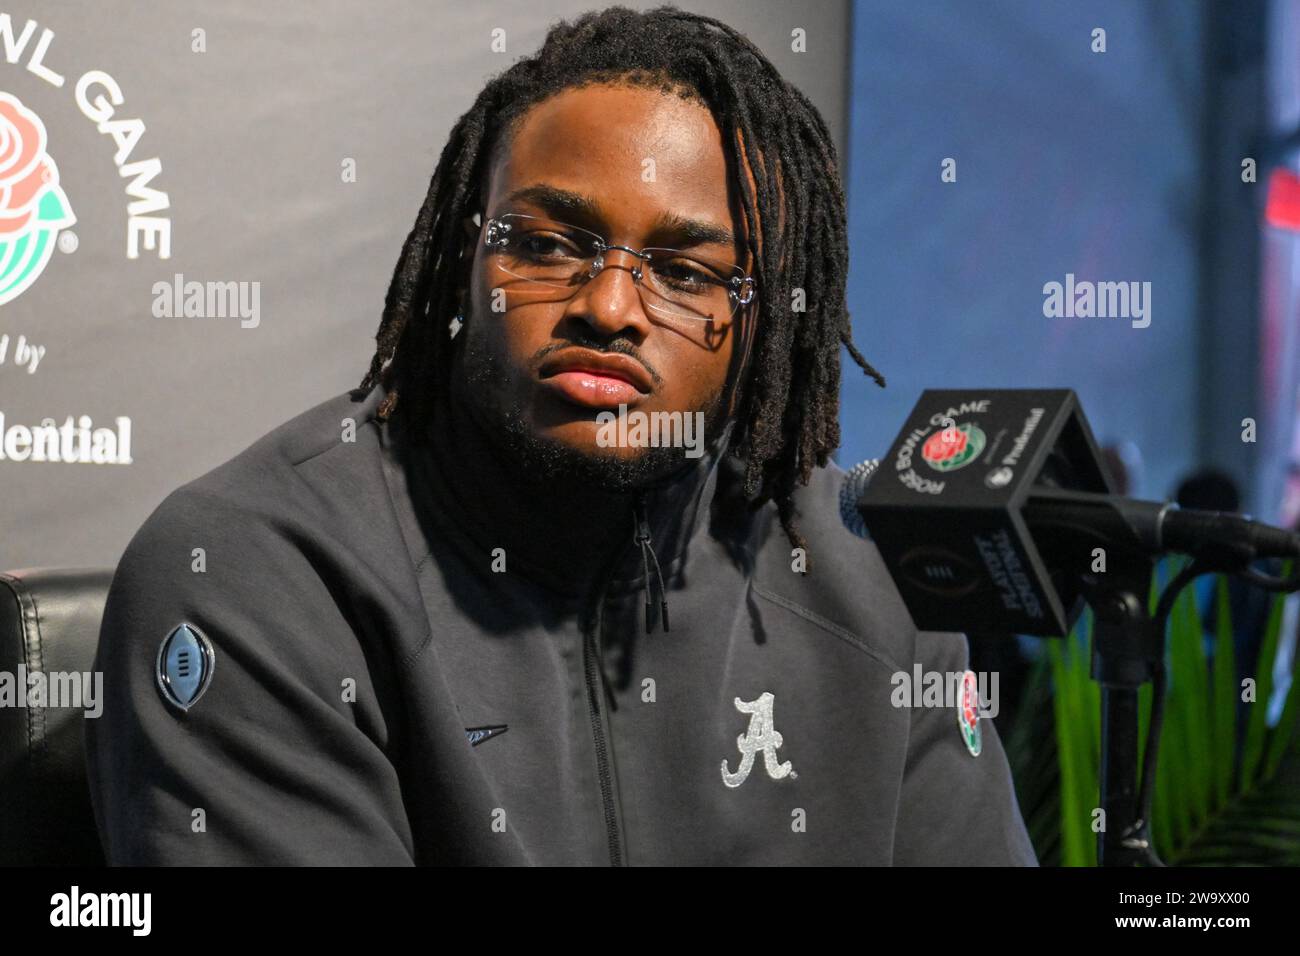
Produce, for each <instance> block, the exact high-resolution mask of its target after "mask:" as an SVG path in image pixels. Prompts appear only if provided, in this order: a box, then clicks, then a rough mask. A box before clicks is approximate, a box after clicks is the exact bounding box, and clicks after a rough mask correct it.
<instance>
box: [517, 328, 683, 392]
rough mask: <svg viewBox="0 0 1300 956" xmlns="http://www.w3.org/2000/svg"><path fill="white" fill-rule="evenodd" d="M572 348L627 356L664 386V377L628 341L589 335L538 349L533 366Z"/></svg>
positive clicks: (652, 378) (658, 383)
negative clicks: (601, 338) (602, 338)
mask: <svg viewBox="0 0 1300 956" xmlns="http://www.w3.org/2000/svg"><path fill="white" fill-rule="evenodd" d="M571 348H583V349H591V351H593V352H610V353H618V354H619V355H626V356H627V357H628V358H631V359H633V360H635V361H636V362H637V363H639V364H640V365H641V366H642V367H643V368H644V369H645V370H646V371H647V372H649V373H650V379H651V381H653V382H654V384H655V385H656V386H659V385H662V384H663V376H661V375H660V374H659V371H658V369H656V368H655V367H654V366H653V365H651V364H650V363H649V362H647V361H646V360H645V359H644V358H642V357H641V355H640V353H638V352H637V350H636V347H635V346H633V345H632V343H631V342H629V341H627V340H626V339H606V340H603V341H602V340H600V339H597V338H594V337H592V336H587V335H577V336H573V337H572V338H568V339H565V340H564V341H562V342H552V343H550V344H549V345H546V346H543V347H542V348H540V349H538V350H537V354H536V355H534V356H533V365H534V367H536V366H538V365H541V363H542V361H543V360H544V359H546V357H547V356H549V355H553V354H554V353H556V352H562V351H564V350H565V349H571Z"/></svg>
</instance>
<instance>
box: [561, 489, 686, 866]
mask: <svg viewBox="0 0 1300 956" xmlns="http://www.w3.org/2000/svg"><path fill="white" fill-rule="evenodd" d="M645 499H646V495H645V492H644V491H638V492H636V494H635V497H634V498H633V512H632V517H633V533H632V543H633V544H635V545H636V546H637V547H639V548H640V549H641V560H642V563H643V565H644V567H645V575H646V581H645V587H646V609H645V610H646V631H647V633H648V632H649V630H650V615H651V608H652V604H651V601H650V562H651V561H653V562H654V569H655V575H656V578H657V579H658V582H659V595H660V600H661V607H662V611H663V622H664V630H668V592H667V591H666V590H665V589H664V582H663V575H662V574H661V573H660V570H659V559H658V557H657V556H656V555H655V552H654V546H653V544H652V542H651V540H650V522H649V518H648V515H647V513H646V504H645ZM626 553H627V544H626V543H624V544H623V545H622V546H621V547H620V548H619V549H618V551H617V553H616V554H615V556H614V560H613V561H611V562H610V563H609V566H608V568H607V569H606V571H605V577H604V580H603V581H602V583H601V587H600V592H599V593H598V594H597V595H596V601H595V607H594V614H593V615H591V619H592V620H593V621H594V624H593V625H592V627H591V628H589V629H588V632H587V634H586V635H585V637H584V640H583V645H582V647H583V669H584V671H585V672H586V678H587V704H588V707H589V709H590V713H591V723H592V733H593V736H594V738H595V745H596V770H597V773H598V775H599V777H600V797H601V801H602V803H603V806H604V811H605V834H606V838H607V839H608V842H609V862H610V865H611V866H622V865H623V840H622V835H621V834H620V833H619V828H618V812H617V810H616V808H615V806H614V781H613V775H612V774H611V772H610V761H609V742H608V740H607V738H606V735H605V721H604V718H603V717H602V713H601V707H600V698H601V692H602V691H604V690H605V679H604V674H603V673H602V668H601V666H600V646H599V640H600V636H601V633H602V632H603V631H604V627H605V595H606V594H607V593H608V591H609V582H610V578H611V577H612V576H613V574H614V570H615V569H616V568H618V567H619V566H620V564H621V561H620V559H621V558H622V557H623V555H625V554H626Z"/></svg>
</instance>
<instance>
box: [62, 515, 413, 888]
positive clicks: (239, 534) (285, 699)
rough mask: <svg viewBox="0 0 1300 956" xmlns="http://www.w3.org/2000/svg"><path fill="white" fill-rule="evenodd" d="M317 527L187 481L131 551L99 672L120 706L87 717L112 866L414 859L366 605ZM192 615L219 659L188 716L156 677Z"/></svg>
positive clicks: (99, 816)
mask: <svg viewBox="0 0 1300 956" xmlns="http://www.w3.org/2000/svg"><path fill="white" fill-rule="evenodd" d="M303 534H304V532H303V531H302V529H301V528H300V527H299V528H296V529H295V530H294V531H293V533H290V532H289V531H288V530H287V529H286V528H285V527H280V526H278V523H277V522H276V521H273V520H271V519H267V518H263V517H258V516H255V515H253V514H251V513H249V512H247V511H245V510H244V509H242V508H240V507H238V506H236V505H234V504H232V503H230V502H228V501H226V500H224V499H219V498H216V497H212V496H209V495H206V494H201V493H198V492H194V491H189V490H186V489H181V490H179V491H176V492H173V493H172V494H171V495H170V496H169V497H168V498H167V499H166V500H165V501H164V502H163V503H162V505H160V506H159V508H158V509H157V510H156V511H155V512H154V513H153V515H151V516H150V518H149V520H148V521H146V522H145V524H144V526H143V527H142V528H141V529H140V531H139V532H137V533H136V535H135V537H134V538H133V539H132V541H131V543H130V545H129V546H128V547H127V550H126V552H125V554H124V556H123V558H122V560H121V562H120V563H119V565H118V568H117V572H116V574H115V575H114V578H113V583H112V587H111V588H110V590H109V595H108V601H107V605H106V607H105V612H104V618H103V624H102V628H101V633H100V642H99V649H98V654H97V658H96V664H95V667H96V670H97V671H100V672H102V674H103V680H104V696H105V705H104V708H103V712H102V714H101V715H100V716H99V717H98V718H96V719H87V720H86V725H85V727H86V730H85V733H86V753H87V770H88V774H89V779H90V786H91V797H92V802H93V805H94V810H95V819H96V823H97V825H98V827H99V831H100V838H101V841H102V842H103V845H104V849H105V853H106V855H107V857H108V861H109V863H110V864H114V865H123V864H125V865H158V864H185V865H210V864H219V865H224V864H289V865H293V864H396V865H400V864H405V865H410V864H411V863H412V862H413V860H412V855H413V850H412V846H413V844H412V839H411V834H410V830H409V824H408V821H407V817H406V814H405V812H404V809H403V804H402V800H401V795H400V787H399V782H398V777H397V773H396V771H395V769H394V766H393V764H392V763H391V762H390V760H389V758H388V756H387V753H386V750H387V749H389V748H388V747H387V742H388V732H387V729H386V725H385V723H384V720H383V716H382V712H381V710H380V707H379V704H378V701H377V697H376V692H375V687H374V685H373V684H372V682H371V675H370V671H369V668H368V666H367V663H368V662H367V658H366V655H365V654H363V652H362V647H361V643H360V642H359V640H358V635H357V632H356V631H354V629H353V623H354V621H353V617H354V614H353V612H350V611H348V610H347V608H348V607H349V604H350V602H349V601H348V600H347V595H346V593H343V592H344V586H343V585H341V584H340V583H339V582H337V581H334V582H329V581H326V580H323V579H322V574H325V573H326V572H323V571H321V570H318V566H320V565H323V562H321V561H318V560H314V559H313V558H312V557H311V556H310V555H311V554H312V548H311V541H309V540H308V541H303V540H302V538H303ZM197 549H202V551H198V550H197ZM181 623H188V624H190V625H191V626H193V627H197V629H198V630H199V631H201V632H202V633H203V634H205V635H206V636H207V638H208V639H209V640H210V642H211V645H212V648H213V651H214V663H213V668H212V674H211V679H210V682H209V683H208V684H207V687H206V690H205V691H204V692H203V693H202V695H201V696H200V697H198V698H197V699H196V700H194V701H193V703H192V704H191V706H190V708H189V709H188V710H187V711H186V710H182V709H181V708H179V707H177V706H175V705H173V704H171V703H169V702H167V701H166V700H164V696H163V692H162V690H161V688H160V686H159V681H158V678H157V669H158V658H159V649H160V647H161V645H162V642H163V640H164V639H165V638H166V637H167V635H168V634H170V633H171V632H172V630H173V629H174V628H175V627H176V626H177V625H178V624H181ZM350 682H354V683H352V684H350ZM349 686H354V687H355V692H354V693H352V694H350V693H349V692H348V688H349ZM349 698H351V699H349Z"/></svg>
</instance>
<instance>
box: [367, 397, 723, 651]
mask: <svg viewBox="0 0 1300 956" xmlns="http://www.w3.org/2000/svg"><path fill="white" fill-rule="evenodd" d="M376 388H378V389H381V390H382V389H383V386H382V385H378V386H376ZM398 417H399V418H400V413H399V416H398ZM731 430H732V423H728V425H727V427H726V428H725V429H724V431H723V434H722V435H721V436H720V437H719V438H718V439H716V440H715V441H714V442H713V443H712V444H711V445H710V446H708V447H706V448H705V450H704V453H703V454H702V455H701V456H700V457H699V458H695V459H686V463H685V464H684V465H683V466H682V468H680V469H678V470H677V471H676V472H674V473H673V474H671V475H669V476H667V477H666V478H664V479H661V480H659V481H658V482H656V483H655V484H653V485H651V486H649V487H646V488H644V489H641V490H639V491H634V492H628V493H625V494H621V495H614V496H609V497H608V498H607V499H605V500H606V501H607V502H608V503H609V505H610V510H609V511H608V514H609V515H611V517H609V518H608V519H607V524H606V526H605V528H606V530H604V531H602V532H597V533H595V534H593V535H592V538H591V541H592V544H591V546H590V547H582V546H571V545H569V544H566V543H563V542H558V541H557V537H558V536H557V533H556V532H557V526H558V523H559V522H567V523H569V526H570V527H572V525H573V524H574V523H581V522H582V521H583V520H584V516H583V515H577V514H566V513H559V512H557V511H556V510H555V505H554V503H552V502H547V501H545V500H525V496H524V493H523V492H522V490H521V486H520V485H519V484H518V483H517V480H516V476H515V475H512V474H511V473H510V471H509V466H505V465H504V464H503V463H502V462H500V460H499V459H498V458H497V457H496V455H495V454H494V453H493V452H492V451H491V450H490V449H489V448H488V447H487V446H486V445H485V444H483V441H482V438H483V436H481V435H478V434H476V430H475V429H473V428H465V429H458V430H457V438H458V440H459V444H456V445H449V444H448V439H449V438H450V435H449V434H448V433H447V432H446V431H445V430H443V429H435V434H434V435H432V436H429V437H428V438H422V439H421V440H418V441H417V440H414V437H413V436H412V435H411V434H410V432H409V431H408V430H407V429H405V428H403V427H402V426H401V425H400V424H398V423H397V422H396V421H390V422H388V423H385V424H384V426H383V434H384V442H385V444H386V445H388V446H390V447H391V448H392V449H393V450H394V452H395V455H396V457H397V458H398V460H399V461H401V462H402V465H403V469H404V471H405V473H406V483H407V487H408V489H409V494H410V497H411V499H412V500H413V502H416V504H417V510H418V511H421V512H423V514H425V515H426V516H427V520H428V521H429V522H431V523H432V524H433V525H435V526H436V527H437V528H438V529H439V530H440V531H441V532H442V533H443V534H444V535H445V536H446V538H447V539H448V540H450V541H451V542H453V543H454V544H455V545H456V546H457V548H458V550H459V551H460V552H461V553H462V555H463V556H464V557H465V558H466V559H467V560H468V561H470V562H471V563H477V564H479V565H481V566H482V567H483V568H484V569H489V568H490V567H491V565H492V562H493V558H494V555H498V554H503V555H504V558H505V561H506V570H507V573H509V574H511V575H512V576H522V577H524V578H526V579H528V580H530V581H531V582H533V583H534V584H537V585H539V586H541V587H544V588H546V589H548V590H550V591H553V592H556V593H558V594H559V595H561V596H563V597H566V598H569V599H572V600H574V601H586V600H590V599H591V598H592V597H594V596H595V595H596V594H597V593H599V592H600V591H602V590H603V591H605V592H606V593H610V594H623V593H627V592H629V591H634V590H636V589H643V590H644V591H645V592H646V604H647V607H646V628H647V631H649V630H651V629H652V626H653V619H654V617H655V616H656V615H652V613H651V611H652V608H653V609H654V610H656V611H657V617H658V619H659V622H660V626H661V627H663V628H664V629H667V628H668V625H669V617H668V610H667V605H668V603H669V599H670V596H671V590H672V586H673V583H674V582H676V581H679V579H680V573H681V570H682V567H683V566H684V564H685V562H686V558H687V553H688V551H689V548H690V547H691V545H692V542H693V541H694V540H695V539H696V537H697V536H699V535H700V534H702V533H703V532H704V531H705V530H706V529H707V526H708V524H709V516H710V510H711V504H712V502H713V500H714V498H715V495H716V492H717V484H718V479H719V473H720V471H724V470H725V469H722V468H720V463H721V462H723V461H724V459H725V456H726V455H727V450H728V447H729V441H730V435H731ZM498 548H500V549H503V550H502V552H497V551H496V549H498Z"/></svg>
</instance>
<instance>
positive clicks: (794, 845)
mask: <svg viewBox="0 0 1300 956" xmlns="http://www.w3.org/2000/svg"><path fill="white" fill-rule="evenodd" d="M838 177H839V172H838V166H837V162H836V155H835V150H834V147H833V146H832V143H831V140H830V137H829V136H828V134H827V130H826V126H825V124H824V122H823V120H822V118H821V117H820V115H819V114H818V112H817V110H816V109H815V108H814V107H813V106H812V104H811V103H810V102H809V101H808V100H807V98H805V97H804V96H803V95H802V94H800V93H799V92H798V91H797V90H795V89H793V88H792V87H791V86H790V85H789V84H787V83H786V82H785V81H784V80H783V79H782V78H781V77H780V75H779V74H778V73H777V72H776V70H775V68H774V67H773V66H772V64H771V63H769V62H768V61H767V60H766V59H765V58H764V57H763V56H762V54H761V53H760V52H759V51H758V50H757V49H756V48H755V47H754V46H753V44H751V43H750V42H749V41H748V40H746V39H745V38H744V37H743V36H741V35H740V34H739V33H737V32H736V31H735V30H733V29H731V28H729V27H727V26H725V25H723V24H722V23H719V22H718V21H716V20H713V19H709V18H706V17H701V16H697V15H693V14H689V13H685V12H682V11H680V10H677V9H675V8H672V7H661V8H659V9H655V10H651V11H648V12H633V11H631V10H627V9H624V8H619V7H615V8H611V9H608V10H605V11H602V12H599V13H592V14H588V15H585V16H582V17H580V18H578V19H577V20H575V21H574V22H572V23H561V24H558V25H556V26H555V27H553V28H552V29H551V31H550V33H549V35H548V36H547V38H546V41H545V44H544V45H543V47H542V49H541V50H540V51H539V52H538V53H537V54H536V55H535V56H534V57H532V58H529V59H525V60H522V61H520V62H518V63H516V64H515V65H514V66H512V67H510V68H509V69H507V70H506V71H505V72H504V73H502V74H501V75H500V76H498V77H496V78H495V79H493V80H492V81H491V82H490V83H489V84H488V85H487V87H486V88H485V89H484V90H483V91H482V93H481V94H480V95H479V97H478V99H477V100H476V101H475V103H474V105H473V106H472V108H471V109H470V110H469V111H468V112H467V113H466V114H465V115H464V116H463V117H461V119H460V121H459V122H458V123H457V124H456V126H455V128H454V129H453V130H452V132H451V136H450V139H449V141H448V143H447V146H446V148H445V149H444V151H443V153H442V157H441V159H440V161H439V163H438V167H437V169H436V170H435V171H434V174H433V179H432V182H431V183H430V186H429V190H428V195H427V196H426V198H425V201H424V205H423V207H422V208H421V209H420V212H419V215H418V217H417V219H416V222H415V227H414V228H413V229H412V230H411V233H410V235H409V236H408V237H407V240H406V243H405V245H404V247H403V249H402V253H401V257H400V259H399V261H398V264H397V268H396V271H395V273H394V275H393V279H392V283H391V286H390V288H389V290H388V296H387V299H386V301H385V307H384V312H383V319H382V323H381V325H380V327H379V332H378V336H377V339H378V349H377V350H376V352H375V355H374V358H373V359H372V361H371V364H370V368H369V371H368V373H367V374H366V375H365V377H364V379H363V381H362V382H361V384H360V388H359V389H357V390H356V391H355V392H354V393H350V394H345V395H341V396H339V397H337V398H335V399H333V400H331V401H328V402H325V403H323V404H322V405H320V406H318V407H317V408H315V409H312V410H310V411H308V412H306V413H304V414H303V415H301V416H299V417H298V418H296V419H294V420H293V421H291V422H289V423H287V424H285V425H283V426H281V427H280V428H279V429H277V430H276V431H274V432H272V433H271V434H270V435H268V436H266V437H265V438H263V439H262V440H261V441H259V442H258V443H257V444H255V445H253V446H252V447H251V448H249V449H247V450H246V451H244V452H243V453H242V454H240V455H239V456H237V457H236V458H234V459H233V460H232V461H230V462H228V463H226V464H225V465H223V466H221V467H220V468H217V469H216V470H214V471H213V472H210V473H209V474H208V475H205V476H203V477H202V478H200V479H198V480H197V481H194V482H192V483H190V484H188V485H186V486H184V487H183V488H181V489H179V490H177V491H176V492H173V493H172V495H170V496H169V497H168V498H167V500H166V501H164V503H163V504H162V505H161V506H160V507H159V509H158V510H157V511H156V512H155V514H154V515H152V516H151V517H150V519H149V521H148V522H146V524H145V526H144V527H143V528H142V529H141V530H140V532H139V533H138V534H137V535H136V537H135V538H134V539H133V541H132V542H131V545H130V546H129V547H128V549H127V552H126V554H125V556H124V558H123V560H122V564H121V565H120V567H119V570H118V572H117V576H116V579H115V581H114V585H113V588H112V591H111V594H110V596H109V601H108V606H107V609H106V612H105V619H104V628H103V636H102V640H101V649H100V659H99V664H98V666H99V667H100V668H101V669H102V670H103V671H104V672H105V674H106V678H107V679H106V681H105V684H106V687H107V688H109V691H110V692H109V694H108V700H107V701H106V703H105V708H104V713H103V716H102V717H101V718H100V719H99V720H98V721H93V722H88V724H87V727H88V747H89V770H90V778H91V783H92V789H93V794H94V803H95V810H96V815H97V819H98V823H99V826H100V829H101V832H102V834H103V838H104V844H105V847H106V850H107V853H108V856H109V859H110V860H111V861H112V862H116V863H181V862H184V863H245V862H266V863H406V864H409V863H420V864H424V863H536V864H602V865H604V864H613V865H622V864H701V863H708V864H732V863H746V864H777V863H827V864H829V863H866V864H932V865H943V864H974V863H982V864H1029V865H1033V864H1035V863H1036V860H1035V857H1034V853H1033V850H1032V848H1031V847H1030V844H1029V841H1028V838H1027V836H1026V833H1025V828H1024V824H1023V822H1022V820H1021V818H1020V815H1019V810H1018V808H1017V804H1016V799H1015V795H1014V792H1013V789H1012V784H1011V779H1010V774H1009V771H1008V767H1007V762H1006V758H1005V755H1004V753H1003V750H1002V748H1001V745H1000V743H999V741H998V737H997V734H996V732H995V731H994V729H993V727H992V725H991V724H990V723H988V722H987V721H986V722H984V723H983V724H978V723H976V721H977V719H978V718H977V717H976V716H975V715H974V714H973V713H972V712H971V710H970V708H969V706H967V707H966V708H965V709H963V701H961V700H956V701H954V700H952V699H945V700H942V701H940V700H930V699H929V697H928V696H927V698H926V700H925V701H924V703H925V704H927V705H928V706H915V704H916V703H917V701H914V700H913V699H912V696H911V695H909V694H899V693H897V690H898V688H899V686H900V678H902V679H904V680H906V679H910V678H911V677H912V675H913V673H914V671H917V670H920V671H924V672H925V673H926V674H939V675H956V676H957V677H959V678H962V677H964V675H965V673H966V661H967V645H966V640H965V638H964V637H963V636H962V635H960V634H926V633H921V634H918V633H917V632H916V629H915V628H914V626H913V624H912V622H911V619H910V618H909V616H908V614H907V612H906V610H905V608H904V607H903V605H902V603H901V601H900V599H899V597H898V593H897V591H896V590H895V589H894V586H893V584H892V582H891V581H890V579H889V577H888V575H887V573H886V571H885V569H884V566H883V564H882V563H881V560H880V557H879V555H878V554H877V552H876V550H875V549H874V547H873V546H872V545H871V544H870V543H869V542H867V541H864V540H861V539H859V538H857V537H855V536H853V535H852V534H851V533H850V532H849V531H847V530H846V529H845V528H844V526H843V524H842V523H841V521H840V518H839V512H838V505H837V496H838V492H839V488H840V486H841V483H842V479H843V475H844V473H843V471H841V470H840V469H839V468H837V467H836V466H835V465H834V464H832V463H830V462H829V460H828V455H829V453H830V452H832V451H833V450H834V449H835V448H836V447H837V445H838V444H839V427H838V422H837V417H838V392H839V362H840V347H841V345H844V346H846V347H847V349H848V352H849V354H850V355H851V356H852V357H853V359H854V361H855V362H857V363H858V365H860V366H861V367H862V368H863V369H864V370H865V371H866V372H867V373H868V374H870V375H873V376H875V377H876V379H877V381H879V382H880V384H882V385H883V384H884V383H883V379H880V378H879V376H878V375H877V374H876V373H875V371H874V370H873V369H872V368H871V367H870V366H869V365H868V364H867V363H866V361H865V360H864V359H863V358H862V356H861V355H859V354H858V352H857V350H856V349H855V348H854V346H853V344H852V343H851V341H850V338H849V328H850V324H849V317H848V313H847V311H846V309H845V303H844V289H845V275H846V269H847V249H846V243H845V214H844V196H843V192H842V189H841V186H840V183H839V179H838ZM796 303H797V305H796ZM638 415H640V416H643V419H642V420H643V421H644V420H645V419H652V420H655V421H671V422H673V423H679V422H691V421H698V422H700V428H699V429H698V431H697V433H696V434H697V437H698V439H699V441H698V442H697V443H696V444H695V446H694V447H693V448H688V447H684V442H683V441H681V440H678V441H676V442H674V441H668V442H664V443H659V444H657V445H656V444H655V443H654V442H649V443H647V441H646V440H644V432H640V433H638V432H637V431H636V430H635V429H634V428H631V427H629V428H626V429H625V430H621V431H618V432H617V434H619V435H622V436H624V439H623V440H621V441H618V442H612V443H611V442H610V441H608V440H606V439H607V438H608V436H609V434H611V433H610V432H609V431H608V428H609V424H610V422H611V421H613V420H616V419H618V418H620V417H621V418H622V420H623V423H622V424H621V425H620V428H623V426H624V425H626V424H627V422H629V421H631V420H632V419H633V418H634V417H635V416H638ZM654 416H658V418H654ZM674 416H675V417H674ZM687 432H689V429H687V430H686V431H680V432H673V433H672V434H673V435H676V436H677V438H678V439H680V438H681V436H682V435H683V434H686V433H687ZM638 434H640V435H641V439H639V440H633V438H632V436H634V435H638ZM196 546H203V547H204V548H205V561H206V566H205V571H204V573H202V574H194V573H191V566H190V562H191V552H192V549H193V548H194V547H196ZM670 609H671V615H670ZM966 703H967V704H968V705H969V701H966Z"/></svg>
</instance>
